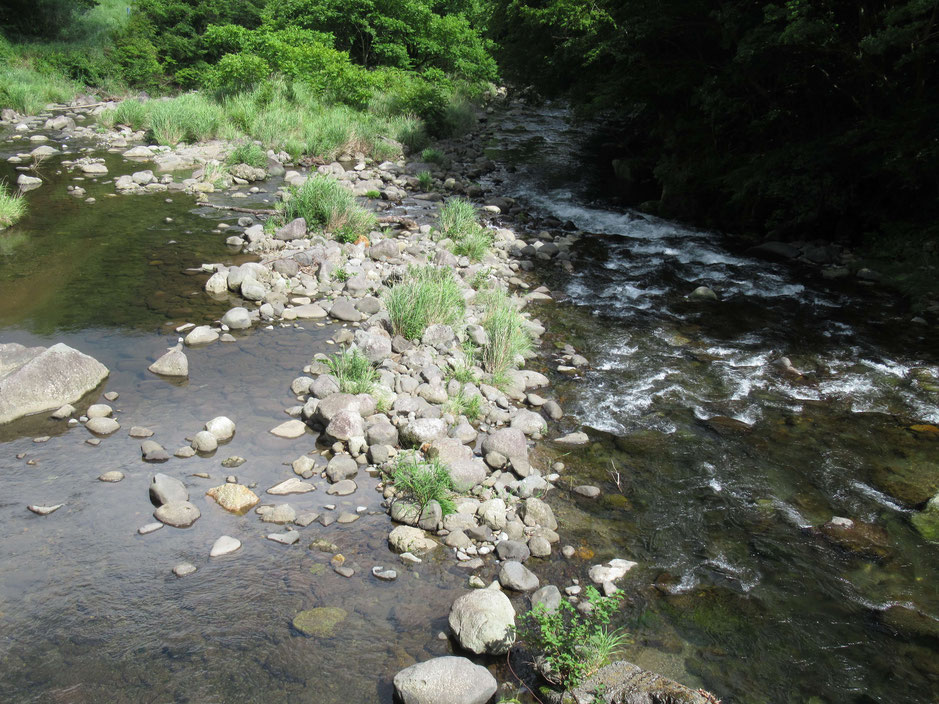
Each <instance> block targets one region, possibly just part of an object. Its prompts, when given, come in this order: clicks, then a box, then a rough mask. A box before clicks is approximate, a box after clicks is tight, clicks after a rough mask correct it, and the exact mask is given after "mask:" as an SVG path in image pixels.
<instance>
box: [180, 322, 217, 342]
mask: <svg viewBox="0 0 939 704" xmlns="http://www.w3.org/2000/svg"><path fill="white" fill-rule="evenodd" d="M217 339H218V332H217V331H215V330H213V329H212V328H210V327H209V326H208V325H199V326H198V327H195V328H193V329H192V330H190V332H189V334H188V335H186V337H185V339H184V342H185V343H186V344H187V345H190V346H192V345H207V344H209V343H210V342H215V341H216V340H217Z"/></svg>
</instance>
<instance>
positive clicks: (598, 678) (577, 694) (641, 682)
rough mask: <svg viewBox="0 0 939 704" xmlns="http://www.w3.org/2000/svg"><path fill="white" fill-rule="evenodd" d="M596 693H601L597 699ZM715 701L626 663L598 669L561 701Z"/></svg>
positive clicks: (621, 703)
mask: <svg viewBox="0 0 939 704" xmlns="http://www.w3.org/2000/svg"><path fill="white" fill-rule="evenodd" d="M597 692H602V693H603V694H602V695H601V696H600V697H599V698H598V697H597ZM714 701H716V700H715V699H713V698H710V697H708V696H705V695H704V694H703V693H702V692H701V691H700V690H698V691H695V690H693V689H689V688H688V687H686V686H685V685H683V684H679V683H678V682H675V681H674V680H670V679H668V678H666V677H662V676H661V675H657V674H655V673H654V672H648V671H647V670H643V669H642V668H640V667H637V666H636V665H633V664H632V663H630V662H625V661H620V662H614V663H612V664H610V665H607V666H606V667H603V668H601V669H600V670H599V671H598V672H597V673H596V674H594V675H593V676H592V677H588V678H587V679H586V680H584V681H583V682H581V683H580V685H579V686H577V687H575V688H574V689H572V690H571V691H570V692H567V693H566V694H565V695H564V698H563V699H562V702H563V704H600V703H601V702H602V703H603V704H661V703H662V702H668V703H669V704H710V703H711V702H714Z"/></svg>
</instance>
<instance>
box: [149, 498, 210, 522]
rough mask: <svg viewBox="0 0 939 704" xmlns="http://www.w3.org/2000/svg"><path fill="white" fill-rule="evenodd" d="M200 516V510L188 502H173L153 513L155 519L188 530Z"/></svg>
mask: <svg viewBox="0 0 939 704" xmlns="http://www.w3.org/2000/svg"><path fill="white" fill-rule="evenodd" d="M200 515H202V514H200V513H199V509H197V508H196V507H195V506H193V505H192V504H191V503H189V502H188V501H172V502H170V503H168V504H163V505H162V506H160V508H158V509H157V510H156V511H154V512H153V517H154V518H156V519H157V520H158V521H160V522H161V523H165V524H166V525H169V526H173V527H174V528H188V527H189V526H191V525H192V524H193V523H195V522H196V521H197V520H198V519H199V516H200Z"/></svg>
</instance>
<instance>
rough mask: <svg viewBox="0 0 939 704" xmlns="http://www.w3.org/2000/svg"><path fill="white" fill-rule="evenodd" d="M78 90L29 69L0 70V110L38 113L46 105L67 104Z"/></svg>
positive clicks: (75, 87) (64, 81)
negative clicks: (5, 108)
mask: <svg viewBox="0 0 939 704" xmlns="http://www.w3.org/2000/svg"><path fill="white" fill-rule="evenodd" d="M78 88H79V87H78V85H77V84H76V83H74V82H72V81H70V80H67V79H64V78H62V77H59V76H52V75H48V74H43V73H39V72H38V71H36V70H35V69H33V68H31V67H29V66H0V107H9V108H13V109H14V110H16V111H17V112H19V113H23V114H25V115H35V114H36V113H39V112H42V111H43V110H44V109H45V107H46V105H47V104H49V103H59V102H68V101H69V100H71V99H72V98H74V97H75V95H76V94H77V93H78Z"/></svg>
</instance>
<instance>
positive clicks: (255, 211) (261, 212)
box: [197, 201, 280, 215]
mask: <svg viewBox="0 0 939 704" xmlns="http://www.w3.org/2000/svg"><path fill="white" fill-rule="evenodd" d="M197 205H204V206H206V207H207V208H215V209H216V210H232V211H234V212H236V213H250V214H251V215H277V214H279V213H280V211H279V210H271V209H269V208H239V207H238V206H236V205H216V204H215V203H206V202H205V201H200V202H199V203H197Z"/></svg>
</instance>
